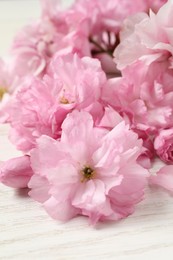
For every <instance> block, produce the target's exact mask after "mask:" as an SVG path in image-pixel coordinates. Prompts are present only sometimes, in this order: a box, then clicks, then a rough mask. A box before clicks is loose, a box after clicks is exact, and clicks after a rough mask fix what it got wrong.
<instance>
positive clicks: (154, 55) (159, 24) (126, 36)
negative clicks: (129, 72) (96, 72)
mask: <svg viewBox="0 0 173 260" xmlns="http://www.w3.org/2000/svg"><path fill="white" fill-rule="evenodd" d="M172 10H173V2H172V1H168V2H167V3H166V4H165V5H163V6H162V7H161V8H160V10H159V11H158V13H157V14H154V13H153V12H152V11H151V12H150V14H149V16H148V15H147V14H140V15H139V14H138V15H137V16H136V17H132V18H131V17H130V18H128V19H127V20H126V21H125V24H124V30H123V31H122V33H121V35H120V39H121V43H120V45H119V46H118V47H117V48H116V50H115V53H114V55H115V61H116V63H117V66H118V68H119V69H121V70H122V69H124V68H125V67H127V66H128V65H130V64H133V63H135V62H136V61H137V60H140V61H141V60H142V61H144V62H145V64H146V65H149V64H151V63H152V62H158V63H159V62H163V63H165V64H167V67H168V68H171V64H172V58H171V57H172V53H173V48H172V42H173V40H172V30H171V27H172V26H173V22H172V19H171V15H172Z"/></svg>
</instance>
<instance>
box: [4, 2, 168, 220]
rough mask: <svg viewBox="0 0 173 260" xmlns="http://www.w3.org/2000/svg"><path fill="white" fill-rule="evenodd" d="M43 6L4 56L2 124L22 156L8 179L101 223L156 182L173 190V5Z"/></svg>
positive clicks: (53, 205)
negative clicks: (158, 163)
mask: <svg viewBox="0 0 173 260" xmlns="http://www.w3.org/2000/svg"><path fill="white" fill-rule="evenodd" d="M41 6H42V14H41V17H40V18H39V19H38V20H37V21H34V22H33V23H32V24H29V25H27V26H25V27H24V28H23V29H22V30H21V31H20V32H19V33H18V34H17V36H16V37H15V39H14V41H13V43H12V47H11V50H10V53H9V57H8V59H4V60H3V59H1V60H0V122H1V123H4V124H5V123H8V124H9V125H10V126H11V128H10V132H9V138H10V141H11V142H12V143H13V144H14V145H15V147H16V148H17V149H18V150H20V151H21V152H22V154H23V155H21V156H20V157H17V158H12V159H10V160H8V161H6V162H3V163H1V165H0V182H1V183H3V184H5V185H7V186H11V187H13V188H17V189H21V188H29V193H28V195H29V196H30V197H32V198H33V199H34V200H36V201H38V202H40V203H41V204H42V205H43V207H44V208H45V210H46V211H47V212H48V214H49V215H50V216H51V217H52V218H54V219H58V220H61V221H67V220H69V219H71V218H73V217H75V216H77V215H83V216H87V217H88V218H89V220H90V223H91V224H93V225H95V224H96V223H97V222H98V221H106V220H114V221H116V220H119V219H122V218H125V217H127V216H128V215H130V214H132V213H133V212H134V210H135V207H136V205H137V204H138V203H139V202H140V201H142V200H143V199H144V197H145V191H146V188H147V186H149V187H150V188H152V187H153V186H154V185H157V186H158V187H161V188H163V189H165V190H167V191H169V192H173V21H172V19H171V15H172V12H173V1H172V0H168V1H166V0H156V1H150V0H139V1H137V2H135V1H132V0H122V1H119V0H76V1H75V2H74V3H73V5H72V6H70V7H69V8H68V9H65V10H64V9H63V8H61V5H60V2H59V1H58V0H49V1H47V0H41ZM156 158H160V160H162V161H163V163H164V164H165V165H164V166H163V167H162V168H160V169H159V171H158V172H155V173H153V169H152V167H153V165H154V161H155V159H156ZM151 169H152V171H151Z"/></svg>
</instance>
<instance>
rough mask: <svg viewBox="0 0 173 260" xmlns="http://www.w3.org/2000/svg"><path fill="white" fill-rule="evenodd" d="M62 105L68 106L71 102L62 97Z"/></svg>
mask: <svg viewBox="0 0 173 260" xmlns="http://www.w3.org/2000/svg"><path fill="white" fill-rule="evenodd" d="M60 103H61V104H64V105H66V104H69V101H68V99H67V98H65V97H62V98H61V99H60Z"/></svg>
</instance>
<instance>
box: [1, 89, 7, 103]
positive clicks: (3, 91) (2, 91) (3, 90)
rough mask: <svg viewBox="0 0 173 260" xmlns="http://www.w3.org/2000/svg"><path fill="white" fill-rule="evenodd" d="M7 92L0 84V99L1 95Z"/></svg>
mask: <svg viewBox="0 0 173 260" xmlns="http://www.w3.org/2000/svg"><path fill="white" fill-rule="evenodd" d="M6 92H7V90H6V89H5V88H3V87H1V86H0V100H2V98H3V95H4V94H5V93H6Z"/></svg>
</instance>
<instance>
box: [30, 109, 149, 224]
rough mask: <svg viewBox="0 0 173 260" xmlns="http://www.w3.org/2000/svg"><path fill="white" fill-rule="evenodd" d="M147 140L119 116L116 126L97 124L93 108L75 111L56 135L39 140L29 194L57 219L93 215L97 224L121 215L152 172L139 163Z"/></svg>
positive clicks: (128, 209)
mask: <svg viewBox="0 0 173 260" xmlns="http://www.w3.org/2000/svg"><path fill="white" fill-rule="evenodd" d="M141 148H142V142H141V140H138V137H137V135H136V134H135V133H134V132H132V131H130V130H129V128H128V126H126V125H125V123H124V122H120V123H119V124H118V125H117V126H116V127H115V128H114V129H113V130H112V131H108V130H106V129H104V128H97V127H94V122H93V119H92V117H91V115H90V114H89V113H88V112H84V111H81V112H78V111H73V112H72V113H71V114H69V115H68V116H67V118H66V119H65V121H64V122H63V125H62V135H61V138H60V140H59V141H58V140H57V141H56V140H54V139H52V138H50V137H48V136H42V137H40V138H39V139H38V140H37V147H36V148H35V149H34V150H33V151H32V152H31V165H32V169H33V171H34V175H33V176H32V178H31V180H30V182H29V188H31V191H30V193H29V195H30V196H31V197H32V198H34V199H35V200H37V201H39V202H41V203H42V204H43V206H44V208H45V209H46V211H47V212H48V213H49V214H50V215H51V216H52V217H53V218H55V219H59V220H62V221H66V220H68V219H71V218H73V217H74V216H76V215H84V216H88V217H89V218H90V220H91V222H92V224H95V223H96V222H97V221H99V220H101V221H103V220H118V219H121V218H124V217H127V216H128V215H129V214H131V213H132V212H133V211H134V206H135V204H136V203H138V202H139V201H141V200H142V198H143V194H144V188H145V185H146V177H147V176H148V172H147V171H146V170H145V169H144V168H142V167H141V166H140V165H138V164H137V162H136V160H137V158H138V156H139V155H140V153H141Z"/></svg>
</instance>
